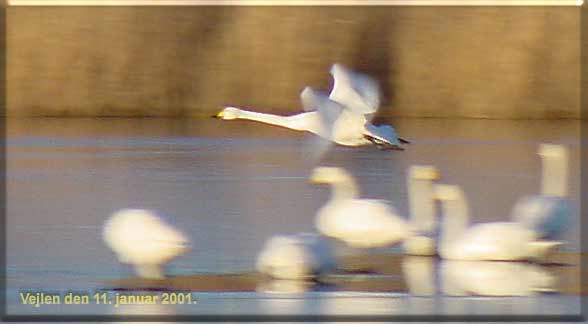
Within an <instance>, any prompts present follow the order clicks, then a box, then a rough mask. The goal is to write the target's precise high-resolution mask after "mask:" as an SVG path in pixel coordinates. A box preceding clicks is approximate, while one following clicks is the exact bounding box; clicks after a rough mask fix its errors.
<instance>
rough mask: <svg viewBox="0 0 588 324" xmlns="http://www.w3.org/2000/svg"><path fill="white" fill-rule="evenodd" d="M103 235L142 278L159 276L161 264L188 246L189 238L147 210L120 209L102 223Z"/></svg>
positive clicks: (162, 275)
mask: <svg viewBox="0 0 588 324" xmlns="http://www.w3.org/2000/svg"><path fill="white" fill-rule="evenodd" d="M102 238H103V240H104V242H105V243H106V245H107V246H108V247H110V248H111V249H112V250H113V251H114V252H115V253H116V255H117V256H118V260H119V261H120V262H122V263H129V264H132V265H133V266H134V268H135V271H136V272H137V274H138V275H139V276H140V277H142V278H150V279H159V278H163V277H164V274H163V271H162V269H161V266H162V265H163V264H165V263H167V262H169V261H171V260H172V259H173V258H175V257H177V256H179V255H181V254H183V253H184V252H185V251H186V250H187V249H188V243H189V241H188V239H187V238H186V237H185V236H184V235H183V234H182V233H180V232H179V231H177V230H176V229H174V228H173V227H171V226H170V225H168V224H166V223H165V222H164V221H163V220H162V219H161V218H160V217H158V216H157V215H156V214H155V213H153V212H151V211H149V210H143V209H123V210H120V211H118V212H116V213H114V214H113V215H112V216H111V217H110V218H109V219H108V220H107V221H106V223H105V224H104V228H103V231H102Z"/></svg>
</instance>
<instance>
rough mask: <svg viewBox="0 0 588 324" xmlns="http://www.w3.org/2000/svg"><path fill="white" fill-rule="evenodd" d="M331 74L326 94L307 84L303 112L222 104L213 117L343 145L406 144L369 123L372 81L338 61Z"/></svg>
mask: <svg viewBox="0 0 588 324" xmlns="http://www.w3.org/2000/svg"><path fill="white" fill-rule="evenodd" d="M331 74H332V76H333V78H334V80H335V82H334V86H333V90H332V91H331V93H330V95H329V96H327V95H325V94H322V93H319V92H316V91H314V90H313V89H312V88H310V87H306V88H304V90H303V91H302V92H301V94H300V98H301V101H302V104H303V107H304V110H305V112H303V113H300V114H297V115H292V116H279V115H273V114H265V113H259V112H253V111H248V110H245V109H241V108H237V107H226V108H224V109H223V110H222V111H221V112H219V113H218V114H217V115H216V116H215V117H217V118H221V119H224V120H235V119H246V120H253V121H258V122H262V123H266V124H271V125H276V126H280V127H285V128H289V129H292V130H297V131H306V132H310V133H313V134H315V135H318V136H320V137H322V138H324V139H326V140H328V141H331V142H334V143H336V144H339V145H343V146H363V145H372V144H374V145H377V146H378V147H381V148H387V149H402V148H401V146H400V144H401V143H402V144H406V143H408V141H406V140H404V139H401V138H399V137H398V136H397V134H396V131H395V129H394V128H393V127H392V126H390V125H381V126H376V125H373V124H372V123H371V122H370V121H371V117H372V116H373V114H375V112H376V111H377V109H378V106H379V102H380V101H379V100H380V99H379V88H378V85H377V82H375V80H373V79H371V78H370V77H368V76H367V75H363V74H360V73H357V72H352V71H349V70H347V69H346V68H344V67H343V66H342V65H340V64H334V65H333V67H332V68H331Z"/></svg>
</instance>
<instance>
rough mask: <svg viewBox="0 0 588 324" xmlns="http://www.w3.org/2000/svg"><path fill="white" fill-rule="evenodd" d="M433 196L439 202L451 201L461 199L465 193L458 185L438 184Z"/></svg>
mask: <svg viewBox="0 0 588 324" xmlns="http://www.w3.org/2000/svg"><path fill="white" fill-rule="evenodd" d="M433 195H434V197H435V199H437V200H442V201H451V200H458V199H460V198H461V197H462V196H463V192H462V190H461V188H460V187H459V186H456V185H447V184H438V185H435V189H434V194H433Z"/></svg>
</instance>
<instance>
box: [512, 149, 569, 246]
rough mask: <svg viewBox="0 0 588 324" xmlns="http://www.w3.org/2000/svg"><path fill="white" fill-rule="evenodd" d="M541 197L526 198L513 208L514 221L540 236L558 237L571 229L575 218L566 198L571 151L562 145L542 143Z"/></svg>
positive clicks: (540, 153) (539, 151) (540, 151)
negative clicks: (569, 154)
mask: <svg viewBox="0 0 588 324" xmlns="http://www.w3.org/2000/svg"><path fill="white" fill-rule="evenodd" d="M538 154H539V156H541V159H542V174H543V175H542V179H541V182H542V184H541V187H542V189H541V194H539V195H533V196H524V197H522V198H521V199H519V200H518V201H517V202H516V204H515V205H514V207H513V209H512V212H511V219H513V220H514V221H515V222H518V223H520V224H523V225H525V226H527V227H528V228H530V229H532V230H534V231H536V232H537V233H538V234H539V235H540V236H541V237H544V238H556V237H558V236H561V235H562V234H563V233H564V232H565V231H566V230H567V229H568V228H569V226H570V223H571V221H572V215H573V208H572V204H571V202H570V201H569V200H568V199H567V198H566V195H567V191H568V189H567V185H568V181H567V169H568V150H567V148H566V147H565V146H562V145H552V144H542V145H540V146H539V150H538Z"/></svg>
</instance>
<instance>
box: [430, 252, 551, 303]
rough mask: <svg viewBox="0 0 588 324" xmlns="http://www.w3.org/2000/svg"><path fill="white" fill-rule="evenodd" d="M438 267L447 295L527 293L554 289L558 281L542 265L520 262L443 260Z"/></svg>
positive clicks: (526, 294) (516, 294)
mask: <svg viewBox="0 0 588 324" xmlns="http://www.w3.org/2000/svg"><path fill="white" fill-rule="evenodd" d="M439 271H440V275H439V276H440V278H441V290H442V292H443V293H444V294H445V295H449V296H470V295H474V296H494V297H498V296H500V297H502V296H530V295H534V294H536V293H546V292H554V291H556V284H557V279H556V277H555V276H554V275H552V274H550V273H549V272H547V271H546V270H545V269H544V268H543V267H541V266H539V265H536V264H531V263H522V262H505V261H461V260H444V261H443V262H442V263H441V265H440V266H439Z"/></svg>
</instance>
